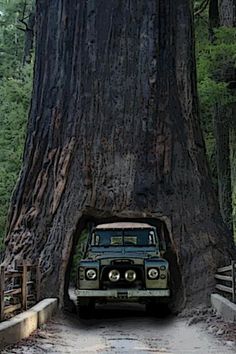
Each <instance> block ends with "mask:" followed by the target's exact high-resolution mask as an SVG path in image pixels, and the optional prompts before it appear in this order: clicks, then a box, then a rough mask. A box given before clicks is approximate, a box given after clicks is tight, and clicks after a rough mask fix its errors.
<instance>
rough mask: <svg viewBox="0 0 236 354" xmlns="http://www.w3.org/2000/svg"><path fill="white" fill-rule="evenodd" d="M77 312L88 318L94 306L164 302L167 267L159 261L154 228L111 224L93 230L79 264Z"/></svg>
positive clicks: (167, 292) (132, 224) (166, 292)
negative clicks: (108, 303)
mask: <svg viewBox="0 0 236 354" xmlns="http://www.w3.org/2000/svg"><path fill="white" fill-rule="evenodd" d="M76 292H77V299H78V311H79V315H80V316H81V317H87V316H89V314H91V310H92V309H93V307H94V305H95V303H96V302H98V303H99V302H100V303H101V302H102V303H104V302H111V301H113V302H122V301H125V302H128V301H131V302H139V303H146V304H154V303H156V302H161V301H165V302H166V301H168V299H169V297H170V289H169V264H168V262H167V260H165V259H164V258H162V257H161V252H160V238H159V237H158V235H157V230H156V228H155V227H153V226H151V225H149V224H145V223H126V222H119V223H111V224H102V225H98V226H97V227H95V228H94V229H93V231H92V233H91V235H90V237H89V239H88V242H87V244H86V247H85V249H84V255H83V257H82V260H81V261H80V264H79V269H78V281H77V290H76Z"/></svg>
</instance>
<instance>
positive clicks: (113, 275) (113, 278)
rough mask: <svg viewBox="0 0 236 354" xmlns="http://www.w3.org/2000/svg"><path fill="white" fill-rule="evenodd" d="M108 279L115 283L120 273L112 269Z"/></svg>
mask: <svg viewBox="0 0 236 354" xmlns="http://www.w3.org/2000/svg"><path fill="white" fill-rule="evenodd" d="M108 277H109V279H110V281H113V282H116V281H118V280H119V279H120V272H119V271H118V270H116V269H113V270H111V271H110V272H109V274H108Z"/></svg>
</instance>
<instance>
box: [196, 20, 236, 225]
mask: <svg viewBox="0 0 236 354" xmlns="http://www.w3.org/2000/svg"><path fill="white" fill-rule="evenodd" d="M195 29H196V57H197V74H198V94H199V100H200V110H201V122H202V128H203V133H204V137H205V142H206V148H207V153H208V158H209V162H210V166H211V170H212V175H213V182H214V184H215V189H217V176H216V174H215V171H216V162H215V150H216V148H215V138H214V128H213V123H212V121H213V119H212V118H213V115H214V108H215V106H216V104H217V105H218V106H221V107H222V108H223V109H224V110H225V111H227V106H229V105H232V104H234V105H235V104H236V95H235V93H234V92H233V90H229V88H228V85H229V82H230V81H231V80H235V78H234V75H235V69H236V28H224V27H220V28H218V29H215V30H214V41H213V43H212V42H210V41H209V33H208V31H209V29H208V24H207V18H206V17H205V18H204V15H203V18H197V20H196V26H195ZM231 123H232V124H233V122H231ZM232 182H233V183H235V181H233V180H232ZM235 188H236V186H234V185H232V189H233V201H235V200H236V195H235V190H236V189H235ZM233 215H234V224H235V225H236V217H235V215H236V210H235V203H234V214H233Z"/></svg>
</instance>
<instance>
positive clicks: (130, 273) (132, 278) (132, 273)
mask: <svg viewBox="0 0 236 354" xmlns="http://www.w3.org/2000/svg"><path fill="white" fill-rule="evenodd" d="M125 279H126V280H127V281H130V282H131V281H135V279H136V273H135V271H134V270H132V269H130V270H127V272H125Z"/></svg>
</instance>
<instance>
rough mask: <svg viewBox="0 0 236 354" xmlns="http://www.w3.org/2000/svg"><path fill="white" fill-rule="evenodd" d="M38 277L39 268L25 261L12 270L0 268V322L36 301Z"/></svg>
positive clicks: (37, 297) (37, 296)
mask: <svg viewBox="0 0 236 354" xmlns="http://www.w3.org/2000/svg"><path fill="white" fill-rule="evenodd" d="M39 277H40V272H39V266H38V265H32V264H29V263H27V262H26V261H23V263H22V264H20V265H18V266H16V267H15V269H14V270H7V269H6V268H5V267H4V266H0V321H4V320H5V319H6V318H8V317H10V316H11V315H12V314H15V313H16V312H20V311H25V310H27V309H28V308H29V307H31V306H32V305H34V304H35V303H36V302H37V301H38V299H39Z"/></svg>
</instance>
